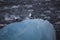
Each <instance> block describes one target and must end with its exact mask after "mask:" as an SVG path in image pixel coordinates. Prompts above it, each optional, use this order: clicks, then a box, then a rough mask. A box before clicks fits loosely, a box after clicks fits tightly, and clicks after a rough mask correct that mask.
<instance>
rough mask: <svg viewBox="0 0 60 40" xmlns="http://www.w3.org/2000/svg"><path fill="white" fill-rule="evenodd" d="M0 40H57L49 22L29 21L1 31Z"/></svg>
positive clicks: (12, 24) (10, 25) (13, 24)
mask: <svg viewBox="0 0 60 40" xmlns="http://www.w3.org/2000/svg"><path fill="white" fill-rule="evenodd" d="M0 40H56V34H55V30H54V27H53V25H52V24H51V23H49V22H48V21H47V20H42V19H28V20H24V21H22V22H17V23H11V24H9V25H7V26H5V27H4V28H2V29H0Z"/></svg>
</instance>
